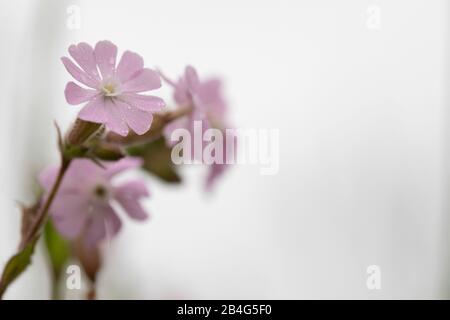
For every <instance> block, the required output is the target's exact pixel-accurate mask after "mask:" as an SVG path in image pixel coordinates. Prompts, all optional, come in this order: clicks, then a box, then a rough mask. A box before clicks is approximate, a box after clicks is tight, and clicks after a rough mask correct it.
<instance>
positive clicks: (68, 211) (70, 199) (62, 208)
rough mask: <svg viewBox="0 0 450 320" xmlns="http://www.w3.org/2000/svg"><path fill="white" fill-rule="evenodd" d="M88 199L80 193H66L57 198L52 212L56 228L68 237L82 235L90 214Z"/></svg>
mask: <svg viewBox="0 0 450 320" xmlns="http://www.w3.org/2000/svg"><path fill="white" fill-rule="evenodd" d="M86 201H87V199H86V198H85V197H83V195H80V194H76V193H75V194H64V195H61V194H60V195H58V196H57V197H56V198H55V201H54V202H53V204H52V206H51V208H50V214H51V216H52V218H53V222H54V224H55V227H56V229H57V230H58V231H59V232H60V233H61V234H62V235H63V236H64V237H66V238H68V239H75V238H76V237H78V236H79V235H80V233H81V232H82V230H83V227H84V225H85V223H86V217H87V214H88V211H87V207H86V203H87V202H86Z"/></svg>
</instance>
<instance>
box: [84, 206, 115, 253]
mask: <svg viewBox="0 0 450 320" xmlns="http://www.w3.org/2000/svg"><path fill="white" fill-rule="evenodd" d="M92 206H93V207H92V210H93V212H92V214H91V215H90V219H91V220H90V222H89V224H88V225H87V228H86V231H85V234H84V236H85V242H86V245H88V246H89V247H95V246H96V245H97V244H98V243H99V242H100V241H101V240H103V239H105V238H106V237H107V236H108V237H113V236H115V235H116V234H117V233H118V232H119V231H120V229H121V227H122V222H121V221H120V219H119V217H117V215H116V213H115V212H114V209H113V208H112V207H111V206H110V205H109V204H104V203H96V204H92Z"/></svg>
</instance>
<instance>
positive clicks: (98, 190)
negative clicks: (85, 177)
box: [94, 185, 108, 200]
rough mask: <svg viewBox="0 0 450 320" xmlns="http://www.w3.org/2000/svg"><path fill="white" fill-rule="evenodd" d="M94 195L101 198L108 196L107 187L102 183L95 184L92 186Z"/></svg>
mask: <svg viewBox="0 0 450 320" xmlns="http://www.w3.org/2000/svg"><path fill="white" fill-rule="evenodd" d="M94 195H95V196H96V197H97V198H99V199H102V200H103V199H105V198H107V197H108V189H107V188H106V187H105V186H103V185H97V186H95V188H94Z"/></svg>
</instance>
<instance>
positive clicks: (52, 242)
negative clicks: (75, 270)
mask: <svg viewBox="0 0 450 320" xmlns="http://www.w3.org/2000/svg"><path fill="white" fill-rule="evenodd" d="M44 240H45V247H46V248H47V252H48V256H49V258H50V263H51V265H52V269H53V274H54V276H55V278H59V276H60V275H61V272H62V270H63V268H64V267H65V264H66V262H67V261H68V260H69V258H70V245H69V243H68V241H66V240H65V239H64V238H63V237H62V236H61V235H60V234H59V233H58V231H57V230H56V229H55V227H54V225H53V223H52V221H51V220H48V222H47V224H46V225H45V228H44Z"/></svg>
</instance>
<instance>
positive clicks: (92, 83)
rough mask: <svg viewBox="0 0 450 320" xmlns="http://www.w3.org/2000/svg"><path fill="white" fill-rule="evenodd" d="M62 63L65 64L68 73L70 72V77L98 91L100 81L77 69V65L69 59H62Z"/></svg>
mask: <svg viewBox="0 0 450 320" xmlns="http://www.w3.org/2000/svg"><path fill="white" fill-rule="evenodd" d="M61 61H62V63H63V64H64V67H65V68H66V70H67V72H69V73H70V75H71V76H72V77H74V78H75V79H76V80H78V81H79V82H81V83H82V84H84V85H86V86H88V87H90V88H94V89H96V88H97V87H98V84H99V81H97V80H95V79H92V78H91V77H90V76H89V75H88V74H87V73H86V72H84V71H83V70H81V69H80V68H79V67H77V66H76V65H75V63H73V62H72V60H70V59H69V58H67V57H62V58H61Z"/></svg>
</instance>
